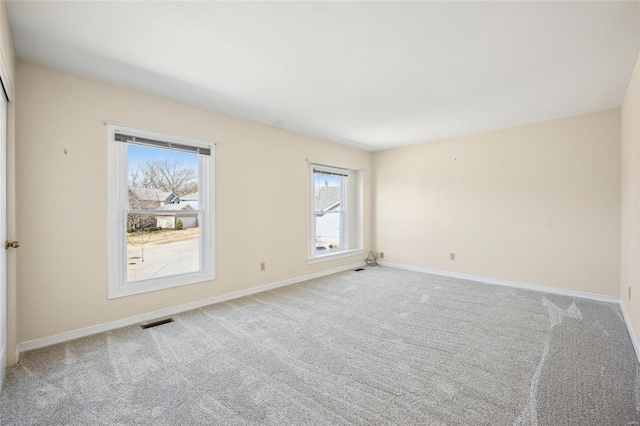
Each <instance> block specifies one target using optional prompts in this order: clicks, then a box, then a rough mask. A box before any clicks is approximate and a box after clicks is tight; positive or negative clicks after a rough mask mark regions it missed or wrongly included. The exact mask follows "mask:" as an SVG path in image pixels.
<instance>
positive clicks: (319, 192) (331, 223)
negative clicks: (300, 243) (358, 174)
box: [314, 173, 344, 251]
mask: <svg viewBox="0 0 640 426" xmlns="http://www.w3.org/2000/svg"><path fill="white" fill-rule="evenodd" d="M314 186H315V209H316V212H315V215H316V245H315V250H316V251H326V250H335V249H338V248H340V246H341V245H342V223H343V212H344V206H343V204H344V202H343V199H344V197H343V193H344V177H342V176H336V175H329V174H322V173H315V174H314Z"/></svg>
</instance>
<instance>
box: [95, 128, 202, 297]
mask: <svg viewBox="0 0 640 426" xmlns="http://www.w3.org/2000/svg"><path fill="white" fill-rule="evenodd" d="M109 137H110V140H109V142H110V143H109V176H110V177H109V225H110V226H109V227H108V228H109V297H110V298H111V297H120V296H126V295H129V294H136V293H142V292H146V291H152V290H158V289H163V288H171V287H176V286H181V285H186V284H191V283H195V282H201V281H207V280H212V279H214V278H215V274H214V270H215V269H214V253H215V250H214V245H213V244H214V241H215V239H214V234H213V232H214V210H213V209H214V197H213V196H214V194H213V188H214V184H213V177H214V176H213V164H214V162H213V155H214V144H213V143H211V142H208V141H200V140H195V139H189V138H183V137H178V136H172V135H163V134H159V133H156V132H149V131H144V130H139V129H133V128H128V127H125V126H116V125H109ZM180 228H181V229H180Z"/></svg>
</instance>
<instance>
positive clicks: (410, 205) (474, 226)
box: [374, 109, 620, 296]
mask: <svg viewBox="0 0 640 426" xmlns="http://www.w3.org/2000/svg"><path fill="white" fill-rule="evenodd" d="M374 169H375V171H376V174H375V180H374V194H375V196H374V211H375V217H374V229H375V230H376V237H375V244H374V247H375V248H376V249H377V250H380V251H383V252H384V253H385V259H384V260H386V261H388V262H393V263H401V264H408V265H413V266H419V267H425V268H431V269H438V270H445V271H453V272H457V273H464V274H471V275H478V276H483V277H490V278H497V279H504V280H510V281H518V282H524V283H530V284H537V285H545V286H553V287H558V288H563V289H569V290H579V291H585V292H591V293H598V294H604V295H611V296H618V295H619V291H620V290H619V283H620V110H619V109H616V110H610V111H603V112H598V113H594V114H588V115H582V116H577V117H571V118H565V119H559V120H553V121H547V122H543V123H537V124H532V125H526V126H520V127H515V128H509V129H504V130H499V131H494V132H489V133H484V134H478V135H473V136H468V137H461V138H456V139H451V140H445V141H441V142H435V143H427V144H421V145H415V146H409V147H404V148H398V149H392V150H388V151H382V152H377V153H375V154H374ZM452 252H455V253H456V260H455V261H451V260H449V253H452Z"/></svg>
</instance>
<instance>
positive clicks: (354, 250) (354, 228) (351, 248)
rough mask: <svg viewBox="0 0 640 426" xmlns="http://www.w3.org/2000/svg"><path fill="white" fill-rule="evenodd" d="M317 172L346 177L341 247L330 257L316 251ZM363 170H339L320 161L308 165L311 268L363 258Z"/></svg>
mask: <svg viewBox="0 0 640 426" xmlns="http://www.w3.org/2000/svg"><path fill="white" fill-rule="evenodd" d="M314 170H320V171H321V172H322V171H326V172H329V173H344V174H346V175H347V177H345V178H344V179H343V182H344V185H343V188H342V200H341V203H344V205H343V206H342V207H343V211H344V213H343V214H342V217H341V224H340V227H341V229H340V240H341V241H340V247H339V248H338V249H335V250H330V251H329V253H324V252H321V253H318V251H317V250H316V204H315V190H316V188H315V172H314ZM362 173H363V170H362V169H355V168H352V167H345V166H339V165H335V164H328V163H321V162H317V161H310V162H309V174H310V179H309V180H310V183H311V186H310V197H309V198H310V208H309V211H310V237H309V256H308V257H307V263H308V264H314V263H320V262H326V261H329V260H335V259H341V258H345V257H350V256H358V255H362V254H364V248H363V238H362V233H363V215H362V212H363V208H362V207H363V205H362V203H363V199H362Z"/></svg>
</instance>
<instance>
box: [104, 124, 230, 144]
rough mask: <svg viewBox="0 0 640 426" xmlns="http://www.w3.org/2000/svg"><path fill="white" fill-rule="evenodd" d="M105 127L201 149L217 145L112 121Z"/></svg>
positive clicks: (211, 142) (208, 141)
mask: <svg viewBox="0 0 640 426" xmlns="http://www.w3.org/2000/svg"><path fill="white" fill-rule="evenodd" d="M104 125H105V126H107V128H109V127H113V128H114V129H115V130H121V129H124V130H123V133H126V134H132V135H133V136H140V137H146V138H151V139H153V138H161V139H170V140H171V141H173V142H180V143H183V144H185V145H194V146H199V147H201V148H208V147H209V146H210V145H217V144H216V143H215V142H213V141H210V140H206V139H200V138H192V137H191V136H182V135H176V134H173V133H164V132H158V131H156V130H150V129H145V128H142V127H135V126H130V125H128V124H120V123H114V122H112V121H105V122H104Z"/></svg>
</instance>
